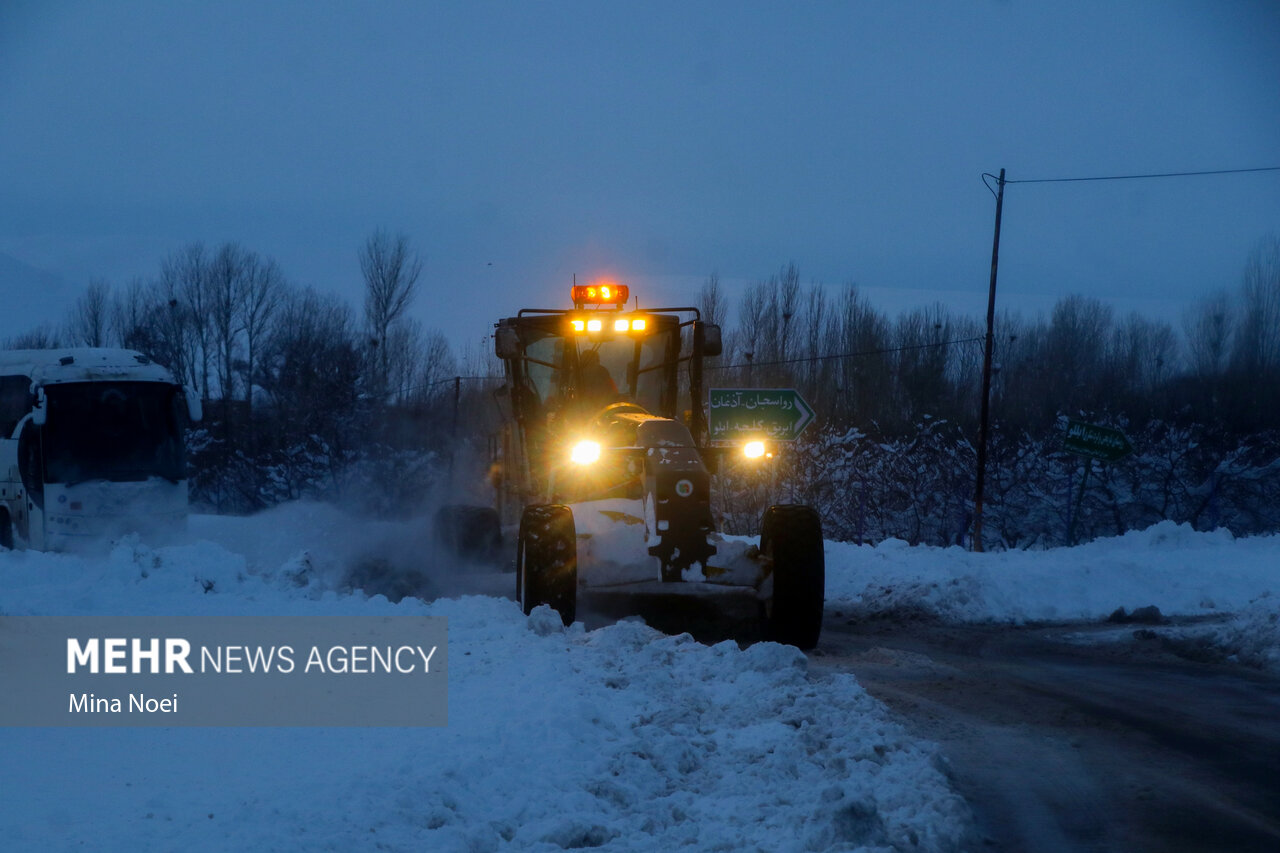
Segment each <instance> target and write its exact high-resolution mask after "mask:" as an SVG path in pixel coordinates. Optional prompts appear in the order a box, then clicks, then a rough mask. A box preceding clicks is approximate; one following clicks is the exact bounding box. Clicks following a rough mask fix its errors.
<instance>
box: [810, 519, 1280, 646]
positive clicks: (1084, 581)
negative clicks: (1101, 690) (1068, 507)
mask: <svg viewBox="0 0 1280 853" xmlns="http://www.w3.org/2000/svg"><path fill="white" fill-rule="evenodd" d="M1277 580H1280V537H1276V536H1263V537H1256V538H1249V539H1235V538H1233V537H1232V535H1231V534H1230V533H1229V532H1227V531H1225V530H1219V531H1215V532H1212V533H1201V532H1197V531H1195V530H1193V529H1191V527H1189V526H1188V525H1176V524H1174V523H1173V522H1161V523H1160V524H1156V525H1154V526H1152V527H1150V528H1148V529H1146V530H1142V531H1134V532H1130V533H1126V534H1125V535H1123V536H1118V537H1115V538H1113V539H1098V540H1095V541H1093V542H1090V543H1088V544H1086V545H1080V546H1077V547H1075V548H1056V549H1051V550H1047V551H1004V552H994V553H986V554H975V553H971V552H969V551H965V550H963V549H961V548H934V547H929V546H919V547H915V548H911V547H908V546H907V544H906V543H905V542H901V541H899V540H889V541H887V542H882V543H881V544H879V545H877V546H875V547H869V546H861V547H859V546H856V545H849V544H845V543H838V542H828V543H827V606H828V608H829V609H830V608H832V607H836V608H840V607H844V608H847V609H849V610H850V611H852V612H854V613H859V612H868V611H885V610H899V609H918V610H922V611H926V612H929V613H932V614H935V615H937V616H939V617H941V618H944V619H948V620H953V621H962V622H975V621H992V620H994V621H1010V622H1027V621H1054V620H1080V619H1099V618H1104V617H1106V616H1108V615H1109V614H1111V613H1112V612H1114V611H1115V610H1116V609H1117V608H1119V607H1125V608H1127V609H1129V610H1133V609H1136V608H1138V607H1144V606H1147V605H1152V604H1154V605H1155V606H1157V607H1159V608H1160V610H1161V611H1162V612H1163V613H1164V614H1165V615H1166V616H1170V615H1185V616H1190V615H1204V614H1211V613H1229V612H1234V611H1236V610H1240V609H1242V608H1244V607H1246V606H1248V605H1249V603H1250V602H1251V601H1253V600H1255V599H1257V598H1258V597H1259V596H1260V595H1263V594H1264V593H1266V592H1267V591H1269V590H1272V589H1274V588H1275V587H1276V583H1277Z"/></svg>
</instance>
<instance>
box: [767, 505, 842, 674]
mask: <svg viewBox="0 0 1280 853" xmlns="http://www.w3.org/2000/svg"><path fill="white" fill-rule="evenodd" d="M760 553H761V554H764V555H765V556H766V557H768V558H770V559H771V561H772V563H773V598H772V599H771V600H770V601H767V602H765V628H766V636H768V638H769V639H771V640H773V641H775V642H778V643H785V644H786V645H789V646H796V647H797V648H800V649H806V650H807V649H812V648H813V647H814V646H816V645H818V637H819V635H821V633H822V602H823V598H824V596H825V594H826V558H825V556H824V555H823V550H822V519H820V518H819V517H818V513H817V511H816V510H815V509H814V508H813V507H809V506H801V505H798V504H783V505H779V506H771V507H769V509H767V510H766V511H765V514H764V519H763V520H762V521H761V522H760Z"/></svg>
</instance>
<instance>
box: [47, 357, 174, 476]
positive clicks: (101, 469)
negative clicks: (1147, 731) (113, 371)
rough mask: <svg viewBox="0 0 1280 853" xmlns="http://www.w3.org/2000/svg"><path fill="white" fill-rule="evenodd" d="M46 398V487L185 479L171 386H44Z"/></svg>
mask: <svg viewBox="0 0 1280 853" xmlns="http://www.w3.org/2000/svg"><path fill="white" fill-rule="evenodd" d="M45 394H46V396H47V398H48V406H49V415H48V419H47V421H46V423H45V425H44V428H43V430H42V444H43V450H44V463H45V464H44V468H45V482H49V483H65V484H67V485H73V484H75V483H80V482H84V481H85V480H113V481H116V482H121V481H131V480H134V481H136V480H146V479H148V478H150V477H163V478H165V479H166V480H169V481H170V482H174V483H176V482H178V481H179V480H182V479H184V478H185V477H186V458H185V454H184V453H183V445H182V431H181V427H180V425H179V424H180V421H179V419H178V413H177V402H178V400H177V389H176V388H175V387H174V386H172V385H167V384H164V383H160V382H79V383H68V384H65V385H50V386H47V387H46V388H45Z"/></svg>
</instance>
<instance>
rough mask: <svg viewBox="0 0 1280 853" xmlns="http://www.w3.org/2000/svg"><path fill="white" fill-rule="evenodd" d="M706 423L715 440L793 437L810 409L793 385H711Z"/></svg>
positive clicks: (806, 422) (807, 421)
mask: <svg viewBox="0 0 1280 853" xmlns="http://www.w3.org/2000/svg"><path fill="white" fill-rule="evenodd" d="M709 397H710V401H709V402H710V416H709V417H708V418H707V426H708V428H709V429H710V432H711V440H712V441H713V442H717V443H725V442H734V441H746V440H747V439H751V438H767V439H771V440H773V441H795V440H796V438H797V437H798V436H799V435H800V433H801V432H803V431H804V428H805V427H807V426H808V425H809V424H810V423H812V422H813V409H811V408H810V407H809V404H808V403H806V402H805V401H804V398H803V397H801V396H800V392H799V391H797V390H796V389H794V388H712V389H711V390H710V392H709Z"/></svg>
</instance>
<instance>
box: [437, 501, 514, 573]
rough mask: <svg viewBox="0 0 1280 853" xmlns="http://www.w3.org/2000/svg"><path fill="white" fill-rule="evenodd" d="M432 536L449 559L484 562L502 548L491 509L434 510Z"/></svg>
mask: <svg viewBox="0 0 1280 853" xmlns="http://www.w3.org/2000/svg"><path fill="white" fill-rule="evenodd" d="M435 536H436V541H437V542H439V543H440V545H441V546H442V547H443V548H444V549H445V550H446V551H448V552H449V553H450V554H451V555H453V556H456V557H464V558H470V559H484V558H487V557H492V556H494V555H496V554H497V552H498V551H499V549H500V548H501V547H502V523H501V521H500V520H499V519H498V511H497V510H496V509H494V508H493V507H490V506H464V505H462V504H447V505H445V506H442V507H440V509H438V510H436V517H435Z"/></svg>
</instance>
